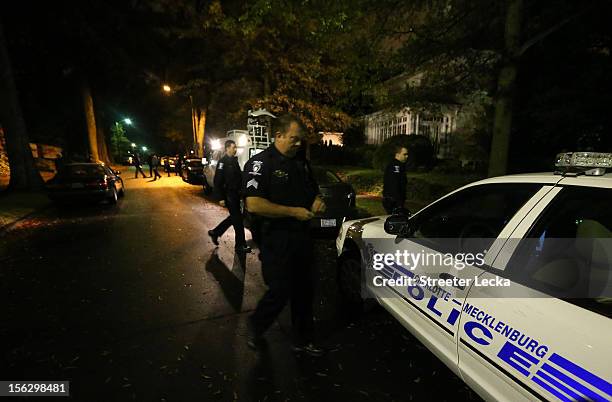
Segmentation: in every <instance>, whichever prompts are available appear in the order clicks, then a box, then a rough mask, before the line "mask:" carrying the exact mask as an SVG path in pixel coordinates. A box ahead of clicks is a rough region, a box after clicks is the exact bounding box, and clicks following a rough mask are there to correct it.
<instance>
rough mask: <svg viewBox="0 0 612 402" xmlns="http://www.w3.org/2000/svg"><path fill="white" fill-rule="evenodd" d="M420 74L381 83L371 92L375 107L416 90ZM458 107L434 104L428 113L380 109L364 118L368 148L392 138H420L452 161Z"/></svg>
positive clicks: (417, 109)
mask: <svg viewBox="0 0 612 402" xmlns="http://www.w3.org/2000/svg"><path fill="white" fill-rule="evenodd" d="M422 79H423V73H418V74H412V75H408V74H401V75H399V76H397V77H394V78H392V79H390V80H388V81H386V82H384V83H383V84H382V85H381V86H380V87H379V88H377V89H376V91H375V92H374V96H375V98H376V99H377V100H378V102H377V103H384V101H385V100H386V99H387V98H388V97H389V96H390V95H393V94H394V93H397V92H399V91H401V90H404V89H406V88H408V87H419V86H420V85H421V81H422ZM459 115H460V105H458V104H451V103H448V104H441V103H437V104H435V107H434V106H431V107H430V108H429V109H427V108H424V107H423V106H419V107H417V106H410V105H406V106H404V107H402V108H398V109H393V110H389V109H382V108H381V110H378V111H376V112H374V113H371V114H368V115H366V116H364V118H363V119H364V128H365V137H366V143H367V144H374V145H378V144H382V143H383V142H384V141H385V140H386V139H387V138H389V137H392V136H394V135H401V134H406V135H423V136H426V137H428V138H429V139H430V141H431V143H432V145H433V147H434V151H435V154H436V156H437V157H438V158H440V159H446V158H449V157H451V151H452V149H451V137H452V135H453V133H454V132H455V131H456V130H457V121H458V120H460V119H459V117H460V116H459Z"/></svg>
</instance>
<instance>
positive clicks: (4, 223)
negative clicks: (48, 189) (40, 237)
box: [0, 192, 51, 232]
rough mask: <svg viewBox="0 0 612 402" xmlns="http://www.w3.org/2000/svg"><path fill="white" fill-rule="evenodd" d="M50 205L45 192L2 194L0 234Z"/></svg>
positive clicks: (0, 199)
mask: <svg viewBox="0 0 612 402" xmlns="http://www.w3.org/2000/svg"><path fill="white" fill-rule="evenodd" d="M50 203H51V201H50V200H49V198H47V195H46V194H45V193H44V192H40V193H7V194H0V232H3V231H4V230H6V229H8V227H9V226H10V225H12V224H14V223H15V222H17V221H19V220H21V219H23V218H25V217H27V216H28V215H31V214H32V213H34V212H36V211H39V210H42V209H44V208H46V207H47V206H48V205H50Z"/></svg>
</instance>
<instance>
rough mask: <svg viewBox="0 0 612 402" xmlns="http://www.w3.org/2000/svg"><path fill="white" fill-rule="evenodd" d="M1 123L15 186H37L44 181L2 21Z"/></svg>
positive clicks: (28, 187)
mask: <svg viewBox="0 0 612 402" xmlns="http://www.w3.org/2000/svg"><path fill="white" fill-rule="evenodd" d="M0 94H1V95H0V124H2V125H3V127H4V128H5V130H4V132H5V140H6V151H7V155H8V159H9V167H10V175H11V176H10V180H9V189H11V190H13V189H14V190H37V189H40V188H42V186H43V181H42V178H41V177H40V174H39V172H38V169H36V166H35V165H34V158H33V157H32V151H31V150H30V140H29V138H28V133H27V130H26V125H25V121H24V120H23V114H22V112H21V106H20V105H19V95H18V94H17V88H16V86H15V81H14V78H13V71H12V68H11V61H10V59H9V54H8V49H7V47H6V40H5V38H4V30H3V27H2V25H1V24H0Z"/></svg>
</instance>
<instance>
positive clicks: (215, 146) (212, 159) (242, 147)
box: [203, 130, 272, 193]
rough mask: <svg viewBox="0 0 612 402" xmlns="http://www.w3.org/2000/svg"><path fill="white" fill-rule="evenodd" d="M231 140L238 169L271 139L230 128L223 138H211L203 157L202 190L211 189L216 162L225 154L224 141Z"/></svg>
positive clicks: (207, 191) (207, 190) (267, 144)
mask: <svg viewBox="0 0 612 402" xmlns="http://www.w3.org/2000/svg"><path fill="white" fill-rule="evenodd" d="M227 140H233V141H234V142H235V143H236V147H237V148H238V152H237V153H236V157H237V158H238V164H239V165H240V169H243V168H244V164H245V163H246V162H247V161H248V160H249V159H250V158H251V157H252V156H253V155H256V154H258V153H259V152H261V151H263V150H264V149H266V148H268V147H269V146H270V144H272V141H270V139H269V138H268V136H267V134H266V135H265V136H263V135H262V136H257V135H249V132H248V131H247V130H230V131H228V132H227V133H226V136H225V137H223V138H216V139H213V140H211V144H210V145H211V149H212V152H211V153H210V155H209V157H208V158H204V161H203V162H204V178H205V181H204V191H205V192H206V193H209V192H210V191H212V189H213V186H214V178H215V171H216V170H217V163H218V162H219V160H220V159H221V158H222V157H223V155H224V154H225V141H227Z"/></svg>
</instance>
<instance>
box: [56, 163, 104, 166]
mask: <svg viewBox="0 0 612 402" xmlns="http://www.w3.org/2000/svg"><path fill="white" fill-rule="evenodd" d="M65 166H104V164H103V163H98V162H70V163H66V164H65Z"/></svg>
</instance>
